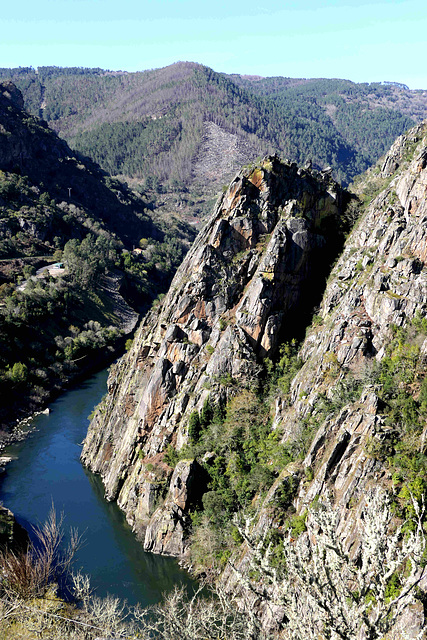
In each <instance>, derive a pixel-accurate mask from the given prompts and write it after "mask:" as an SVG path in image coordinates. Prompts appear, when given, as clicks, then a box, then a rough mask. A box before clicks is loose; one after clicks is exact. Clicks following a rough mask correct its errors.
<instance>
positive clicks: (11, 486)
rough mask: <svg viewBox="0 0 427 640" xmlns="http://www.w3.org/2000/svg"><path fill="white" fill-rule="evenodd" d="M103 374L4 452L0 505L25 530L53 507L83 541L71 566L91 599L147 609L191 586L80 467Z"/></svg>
mask: <svg viewBox="0 0 427 640" xmlns="http://www.w3.org/2000/svg"><path fill="white" fill-rule="evenodd" d="M107 375H108V372H107V370H104V371H101V372H100V373H98V374H96V375H94V376H93V377H91V378H90V379H89V380H87V381H86V382H85V383H83V384H81V385H80V386H78V387H76V388H75V389H72V390H71V391H67V392H66V393H64V394H63V395H62V396H60V398H58V399H57V400H56V401H55V402H53V403H52V404H51V405H50V414H49V415H48V416H46V415H41V416H38V417H37V418H35V421H34V426H35V427H36V431H35V432H33V433H31V434H30V435H29V436H28V438H27V439H26V440H25V441H23V442H21V443H18V444H15V445H13V446H10V447H8V449H7V450H6V451H5V453H6V454H8V455H12V456H15V457H16V459H14V460H13V461H12V462H10V463H9V464H8V466H7V467H6V471H5V473H4V474H2V475H1V476H0V498H1V500H2V501H3V504H4V505H5V506H7V507H8V508H9V509H11V510H12V511H13V512H14V513H15V516H16V518H17V520H18V522H20V523H21V524H23V525H24V526H25V527H26V528H27V529H28V527H29V525H35V524H40V523H42V522H43V521H44V520H45V519H46V517H47V515H48V513H49V510H50V508H51V505H52V503H53V504H54V506H55V509H56V511H57V513H59V512H63V513H64V515H65V528H66V529H67V528H70V527H76V528H77V529H78V530H79V532H80V533H82V534H83V537H84V540H85V544H84V546H83V547H82V548H81V549H80V550H79V552H78V554H77V556H76V561H75V564H74V567H75V569H76V570H77V569H81V570H82V572H83V573H87V574H89V575H90V576H91V584H92V587H94V588H95V593H96V595H98V596H102V597H103V596H106V595H107V594H108V593H109V594H111V595H114V596H118V597H120V598H122V599H126V600H127V602H128V603H129V604H130V605H133V604H136V603H137V602H139V603H140V604H141V605H143V606H145V605H149V604H154V603H156V602H158V601H159V600H160V599H161V594H162V593H163V592H167V591H170V590H171V589H173V587H174V585H177V584H185V585H187V586H188V587H190V586H191V584H192V582H191V580H190V578H189V576H188V574H187V573H186V572H185V571H183V570H182V569H180V567H179V565H178V564H177V562H176V561H175V560H174V559H173V558H165V557H162V556H158V555H154V554H150V553H145V552H144V551H143V550H142V546H141V544H140V543H139V542H137V541H136V539H135V538H134V536H133V534H132V532H131V530H130V527H129V526H128V525H127V523H126V521H125V519H124V517H123V514H122V512H121V511H120V510H119V508H118V507H117V505H116V504H115V503H108V502H106V501H105V500H104V491H103V486H102V483H101V480H100V478H99V477H97V476H95V475H93V474H92V473H90V472H89V471H87V470H86V469H84V467H83V466H82V465H81V463H80V460H79V457H80V453H81V442H82V440H83V438H84V437H85V435H86V431H87V427H88V424H89V421H88V415H89V414H90V413H91V411H92V410H93V408H94V406H95V405H97V404H98V403H99V401H100V400H101V398H102V396H103V395H104V393H105V392H106V380H107Z"/></svg>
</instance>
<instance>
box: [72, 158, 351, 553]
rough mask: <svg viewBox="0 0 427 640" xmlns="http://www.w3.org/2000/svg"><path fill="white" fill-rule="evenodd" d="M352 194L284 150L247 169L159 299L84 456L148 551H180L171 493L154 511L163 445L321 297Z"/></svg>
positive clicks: (163, 468) (183, 432)
mask: <svg viewBox="0 0 427 640" xmlns="http://www.w3.org/2000/svg"><path fill="white" fill-rule="evenodd" d="M344 200H345V196H344V194H343V192H342V191H341V189H340V188H339V187H338V185H337V184H336V183H334V182H333V181H332V180H331V179H330V178H328V177H325V178H319V177H315V176H313V175H312V174H311V173H305V172H303V171H302V170H298V168H297V167H296V165H289V164H286V163H282V162H280V161H279V160H278V159H277V158H276V157H273V158H268V159H266V160H265V161H264V162H263V163H262V165H261V166H259V167H255V168H253V169H249V170H245V171H243V172H242V173H240V174H239V175H238V176H237V177H236V178H235V179H234V181H233V182H232V183H231V185H230V187H229V188H228V190H227V191H226V192H225V194H224V195H223V196H222V197H221V198H220V200H219V202H218V203H217V205H216V208H215V211H214V213H213V215H212V217H211V220H210V221H209V223H208V224H207V226H206V228H205V229H204V231H203V232H201V234H200V235H199V237H198V239H197V240H196V242H195V244H194V246H193V248H192V250H191V251H190V253H189V254H188V256H187V258H186V259H185V261H184V263H183V264H182V266H181V267H180V269H179V271H178V272H177V274H176V276H175V278H174V280H173V282H172V285H171V288H170V290H169V293H168V294H167V296H166V298H165V299H164V301H163V303H162V305H161V307H160V308H159V309H157V310H155V311H153V312H152V313H151V314H150V315H149V316H148V317H147V318H146V319H145V320H144V322H143V323H142V326H141V328H140V329H139V331H138V334H137V336H136V338H135V340H134V344H133V347H132V349H131V350H130V351H129V353H128V355H127V356H126V357H125V358H123V359H122V360H121V361H120V362H119V363H117V365H115V367H114V368H113V369H112V371H111V375H110V378H109V382H108V395H107V397H106V398H105V399H104V401H103V403H102V404H101V406H100V407H99V408H98V411H97V413H96V416H95V418H94V420H93V421H92V424H91V427H90V429H89V432H88V435H87V437H86V440H85V445H84V449H83V454H82V459H83V461H84V462H85V464H87V465H88V466H89V467H90V468H91V469H92V470H93V471H95V472H98V473H100V474H101V475H102V478H103V481H104V484H105V489H106V496H107V498H108V499H110V500H112V499H115V500H117V502H118V504H119V506H120V507H121V508H122V509H123V510H124V511H125V513H126V516H127V519H128V520H129V522H130V523H131V524H132V526H133V527H134V529H135V530H136V531H137V532H138V533H139V535H143V529H144V527H145V526H147V525H148V529H147V534H146V538H145V543H144V544H145V547H146V548H150V549H152V548H154V549H156V550H161V551H162V552H163V553H176V550H177V548H178V547H177V544H176V543H175V542H173V545H172V547H173V548H171V547H168V545H167V544H166V546H165V545H163V543H162V544H160V543H158V542H153V541H154V540H158V535H159V531H160V530H161V527H162V526H163V525H162V524H161V522H162V518H163V519H164V518H165V517H166V515H165V513H166V511H167V510H168V509H169V507H168V505H169V504H175V503H174V500H173V499H172V498H171V495H170V493H169V496H168V497H167V498H166V502H165V506H164V507H163V511H162V512H161V513H162V514H163V516H162V517H160V515H159V514H160V512H159V511H157V512H156V514H153V503H154V498H153V496H154V495H156V496H157V498H158V497H159V496H161V495H162V492H163V488H164V483H165V482H166V481H167V480H168V479H169V477H170V475H171V473H172V470H171V469H170V468H169V467H168V465H167V464H165V463H164V461H163V456H164V452H165V450H166V447H167V445H168V444H169V443H171V444H172V445H173V446H174V447H177V448H181V447H182V445H183V444H185V443H186V442H187V439H188V418H189V415H190V414H191V412H193V411H194V410H201V408H202V407H203V404H204V402H205V400H206V399H207V398H208V396H209V397H210V398H211V399H212V400H213V401H218V400H223V401H225V400H226V399H227V398H228V397H229V396H230V395H231V394H232V393H233V389H235V388H236V386H238V387H240V388H241V387H245V386H250V385H251V384H252V383H253V381H254V379H255V377H256V375H257V373H258V371H259V362H260V361H261V360H262V359H263V358H264V357H265V356H267V355H269V354H272V353H273V352H274V349H275V347H276V346H277V344H278V341H279V339H280V337H281V335H282V334H290V333H291V332H292V331H293V329H294V328H295V325H296V324H298V323H299V322H301V318H302V317H303V314H304V312H305V311H307V308H308V307H311V305H312V301H313V299H315V298H316V296H317V297H318V296H320V288H321V283H322V282H323V278H324V276H325V274H326V272H327V268H328V264H329V262H330V260H331V259H332V258H333V257H334V256H335V253H336V251H337V248H338V246H339V240H340V237H341V236H340V231H339V224H338V221H339V219H340V216H341V214H342V211H343V206H344V202H343V201H344ZM308 290H309V291H310V296H308V295H307V291H308ZM307 303H308V304H307ZM152 467H155V468H156V473H157V476H156V479H155V480H153V478H152ZM162 483H163V484H162ZM163 493H164V492H163ZM174 509H175V507H173V508H172V507H171V508H170V509H169V513H170V517H171V519H172V520H173V521H174V522H175V515H176V513H177V512H176V510H174ZM185 511H186V509H185V507H184V508H183V514H180V516H179V518H180V521H183V519H184V520H185V517H186V513H185ZM154 527H157V531H154V529H153V528H154ZM168 527H169V525H168ZM184 529H185V526H183V530H182V531H184ZM168 531H169V528H168ZM168 535H169V534H168ZM166 537H167V536H166ZM182 545H183V543H182ZM182 545H181V546H182ZM178 546H179V545H178Z"/></svg>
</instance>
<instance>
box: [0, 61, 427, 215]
mask: <svg viewBox="0 0 427 640" xmlns="http://www.w3.org/2000/svg"><path fill="white" fill-rule="evenodd" d="M0 77H3V78H11V79H12V80H13V81H14V82H16V84H17V85H18V86H19V88H20V89H21V91H22V92H23V94H24V97H25V104H26V107H27V108H28V109H29V110H30V111H31V112H32V113H33V114H37V115H39V116H41V117H43V118H44V119H45V120H46V121H47V122H48V123H49V126H50V127H51V128H53V129H54V130H55V131H56V132H57V133H58V134H59V135H60V136H62V137H64V138H65V139H66V140H67V141H68V142H69V143H70V145H71V146H72V147H73V148H76V149H78V150H80V151H81V152H83V153H84V154H86V155H88V156H90V157H91V158H93V159H94V160H95V161H96V162H99V163H100V164H101V166H102V167H103V168H104V169H105V170H106V171H108V172H109V173H110V174H112V175H122V176H125V177H126V178H134V179H136V180H137V181H139V182H142V183H143V184H146V185H147V188H148V189H149V190H153V191H154V192H156V191H162V190H166V191H172V192H176V191H182V190H185V189H189V188H190V189H191V192H192V193H193V194H195V195H196V197H197V195H198V194H202V193H204V192H206V190H208V191H209V189H211V190H212V187H213V186H215V187H216V188H217V187H218V185H220V184H222V183H223V182H224V181H225V180H226V179H228V178H229V177H230V174H231V173H233V172H234V171H235V170H236V168H238V167H239V166H241V164H242V163H246V162H248V161H250V160H253V159H254V158H256V157H257V156H259V155H264V154H265V153H267V152H268V153H270V152H278V153H279V154H281V155H282V156H285V157H287V158H288V159H290V160H291V161H296V162H297V163H300V164H301V163H304V162H306V161H307V160H308V159H311V160H312V162H313V164H314V166H317V168H321V169H323V168H325V167H327V166H331V167H332V169H333V172H334V177H335V178H337V179H338V180H340V181H342V182H344V183H349V182H351V181H352V180H353V178H354V177H355V176H356V175H357V174H359V173H361V172H362V171H364V170H365V169H366V168H367V167H368V166H370V165H371V164H372V163H374V162H375V161H376V160H377V159H378V157H380V156H381V155H382V154H383V153H384V152H385V151H386V149H387V148H388V147H389V146H390V144H391V143H392V142H393V141H394V139H395V138H396V137H397V136H398V135H400V134H401V133H403V131H405V130H406V129H407V128H408V127H410V126H411V125H413V124H414V123H416V122H419V121H421V120H422V119H423V118H425V117H426V116H427V92H424V91H410V90H408V89H407V88H405V87H404V86H402V85H395V84H390V83H389V84H381V83H371V84H366V83H365V84H356V83H353V82H350V81H348V80H326V79H314V80H306V79H290V78H253V77H249V78H248V77H243V76H238V75H232V76H227V75H225V74H221V73H217V72H215V71H213V70H212V69H209V68H207V67H204V66H202V65H199V64H196V63H188V62H179V63H176V64H173V65H170V66H168V67H165V68H163V69H155V70H150V71H143V72H138V73H125V72H110V71H104V70H101V69H80V68H65V69H64V68H58V67H40V68H38V69H37V70H34V69H32V68H31V67H29V68H19V69H0ZM190 204H191V203H190ZM196 210H197V206H196Z"/></svg>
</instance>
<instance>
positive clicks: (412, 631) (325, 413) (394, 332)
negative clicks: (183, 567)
mask: <svg viewBox="0 0 427 640" xmlns="http://www.w3.org/2000/svg"><path fill="white" fill-rule="evenodd" d="M426 187H427V126H426V124H423V125H420V126H418V127H416V128H414V129H412V130H411V131H410V132H408V134H407V135H405V136H402V137H400V138H399V139H398V140H397V141H396V143H395V144H394V145H393V147H392V148H391V150H390V152H389V153H388V154H387V156H386V157H385V158H384V159H383V160H382V161H381V163H379V165H378V166H377V167H376V168H375V169H373V170H372V171H371V172H370V173H369V174H368V175H367V176H365V178H364V180H363V183H362V181H361V184H360V185H359V189H361V192H362V193H363V190H365V191H371V192H372V190H373V188H375V189H376V190H377V191H379V193H378V195H377V197H375V198H374V199H373V200H372V202H371V203H370V204H369V205H368V206H367V209H366V211H365V213H364V215H363V217H362V218H361V219H360V221H359V223H358V224H357V225H356V228H355V229H354V231H353V233H352V234H351V236H350V237H349V238H348V240H347V242H346V245H345V249H344V251H343V253H342V255H341V257H340V259H339V260H338V262H337V264H336V265H335V267H334V269H333V270H332V272H331V274H330V277H329V279H328V286H327V288H326V291H325V294H324V296H323V300H322V303H321V305H320V310H319V313H318V315H317V316H316V319H315V320H316V321H315V322H314V323H313V324H312V326H311V328H310V329H309V330H308V333H307V336H306V339H305V340H304V342H303V344H302V347H301V350H300V356H301V358H302V360H303V362H304V364H303V366H302V368H301V369H300V371H299V372H298V374H297V375H296V377H295V378H294V380H293V383H292V385H291V389H290V393H289V395H288V396H286V397H283V395H282V397H280V395H279V396H278V397H277V398H276V406H275V416H274V428H275V429H277V431H279V432H280V433H281V434H282V439H283V442H286V443H287V444H288V445H289V444H290V443H296V442H298V440H299V439H300V438H301V435H302V434H304V433H308V434H309V440H310V441H311V445H310V447H309V449H308V452H307V454H306V456H305V458H304V459H303V460H301V462H297V463H295V462H294V463H292V464H290V465H288V466H287V467H286V468H285V469H284V470H283V472H282V473H281V475H280V476H279V478H278V479H277V480H276V481H275V482H274V484H273V486H272V488H271V489H270V491H269V492H268V494H267V496H266V498H265V500H264V501H263V503H262V506H259V507H258V513H257V517H256V518H255V523H254V528H253V532H256V533H257V534H258V535H263V536H265V534H266V532H267V531H268V532H269V535H270V536H271V535H272V532H276V534H277V536H278V538H279V539H280V540H283V524H284V522H283V521H284V518H283V513H282V514H281V513H280V511H279V513H278V511H277V500H278V497H279V498H280V491H281V488H282V487H283V486H284V485H285V486H286V483H288V486H289V479H290V478H292V479H293V486H294V487H295V486H298V489H297V490H296V491H294V492H293V501H292V504H293V507H294V508H296V513H297V514H299V517H302V518H305V517H307V513H308V518H309V519H310V518H311V517H312V514H313V509H314V505H316V504H317V503H318V502H319V501H320V502H322V500H325V499H326V500H328V501H329V500H330V501H331V502H332V504H333V505H334V512H335V514H336V531H337V533H338V535H339V536H340V539H341V540H342V541H343V544H344V548H345V549H346V552H348V553H349V554H350V556H351V557H353V558H356V559H357V558H358V554H360V553H361V548H362V541H361V537H360V536H361V531H362V530H363V526H364V509H365V507H366V501H367V498H368V496H370V495H372V492H375V491H378V490H380V489H383V490H385V491H388V492H390V493H389V495H391V496H392V498H391V500H392V504H393V509H394V526H396V524H397V523H401V522H402V521H403V522H405V521H407V520H406V519H408V520H411V519H412V518H413V517H414V513H415V512H414V510H413V509H414V508H415V510H416V509H417V507H416V506H415V507H414V506H413V505H414V504H415V505H416V504H419V505H422V504H424V501H425V496H426V490H427V483H426V462H427V457H426V455H425V453H426V448H425V440H426V431H427V422H426V417H427V416H426V409H427V405H426V389H427V378H426V374H427V322H426V317H427V270H426V259H427V201H426ZM416 487H417V488H416ZM412 501H415V502H412ZM288 506H289V505H288ZM420 508H422V507H420ZM297 517H298V516H297ZM313 517H314V516H313ZM314 519H315V518H314ZM302 528H303V529H304V528H305V526H304V527H302ZM294 530H295V529H294ZM299 533H300V532H299ZM295 535H298V534H295ZM303 535H306V534H303ZM316 535H317V534H316ZM250 556H251V553H250V552H249V551H248V547H247V545H243V546H242V548H241V549H240V555H237V556H236V558H237V561H236V566H237V567H239V570H240V572H241V573H242V574H244V573H245V572H247V563H248V561H249V560H248V559H249V558H250ZM422 566H423V565H421V567H422ZM245 567H246V569H245ZM421 567H420V568H419V572H418V574H417V576H418V577H417V579H420V582H419V586H420V589H421V590H420V592H419V594H420V599H419V600H418V602H414V603H412V604H411V606H408V607H406V608H405V610H404V611H403V612H401V613H400V614H399V615H398V616H397V621H396V623H395V625H394V626H393V628H392V630H391V631H389V635H387V638H395V639H398V638H399V639H401V638H415V637H424V635H423V630H424V632H425V611H424V606H423V604H422V603H423V601H424V600H423V599H424V598H425V595H424V596H423V593H424V594H425V592H426V590H427V577H426V575H425V572H424V571H423V569H422V568H421ZM223 579H224V580H226V581H227V580H229V588H236V577H235V571H234V572H233V571H231V570H230V569H229V568H228V569H226V571H225V574H224V577H223ZM397 593H399V592H397ZM390 599H391V598H390V597H389V601H390ZM254 601H256V600H254V597H253V594H252V602H254ZM258 602H259V601H258ZM275 614H276V615H275V616H274V614H273V618H274V617H275V619H276V623H277V621H283V618H282V616H283V609H280V608H279V609H278V610H276V611H275ZM265 615H267V617H269V620H270V624H271V616H272V613H271V610H270V611H269V613H268V614H267V613H265ZM279 626H280V625H279ZM359 632H360V634H362V635H360V637H380V636H375V635H372V636H371V635H368V636H365V635H363V633H364V632H366V629H365V628H364V629H362V625H360V628H359ZM418 634H420V635H418ZM284 637H288V635H286V632H285V635H284ZM307 637H312V636H308V635H307ZM351 637H353V636H351ZM357 637H359V635H358V636H357ZM381 637H382V635H381Z"/></svg>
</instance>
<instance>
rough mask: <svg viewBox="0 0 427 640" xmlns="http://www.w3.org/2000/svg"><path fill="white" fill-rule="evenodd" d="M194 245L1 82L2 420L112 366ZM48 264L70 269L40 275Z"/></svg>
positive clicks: (180, 227)
mask: <svg viewBox="0 0 427 640" xmlns="http://www.w3.org/2000/svg"><path fill="white" fill-rule="evenodd" d="M193 238H194V231H193V230H192V229H191V228H189V227H187V226H186V225H185V224H184V223H182V222H180V221H174V220H173V219H169V220H168V222H167V223H166V222H162V221H161V220H160V219H159V218H158V217H157V218H156V216H155V215H154V214H153V212H151V211H150V210H149V209H148V208H147V203H146V202H145V201H144V200H143V199H142V198H141V196H140V195H139V194H137V193H134V192H132V191H131V190H129V189H128V188H126V187H125V186H124V185H123V184H122V183H121V182H119V181H117V180H112V179H111V178H110V177H109V176H107V175H106V174H105V172H104V171H102V170H101V169H100V168H99V167H98V166H97V165H95V164H94V163H93V162H91V161H88V160H85V159H83V158H81V157H80V156H79V155H78V154H75V153H74V152H73V151H71V149H70V148H69V146H68V144H67V143H66V142H65V141H64V140H61V139H60V138H58V136H57V135H56V134H55V133H54V132H53V131H52V130H51V129H49V127H48V126H47V125H46V123H44V122H43V121H41V120H39V118H37V117H35V116H32V115H30V114H29V113H28V112H26V111H25V110H24V109H23V99H22V95H21V94H20V92H19V91H18V90H17V89H16V87H15V86H14V85H13V84H12V83H8V82H6V83H2V84H0V394H1V398H2V403H1V406H0V421H1V423H2V424H7V422H8V421H9V419H10V416H12V415H15V416H16V414H17V413H18V415H19V412H20V410H21V409H22V410H24V411H25V410H26V409H28V408H32V409H34V408H37V407H38V406H40V404H41V403H43V402H45V401H46V399H47V398H48V397H49V395H50V394H51V393H52V391H56V390H59V389H60V388H62V387H63V386H64V384H66V383H67V382H68V381H69V380H72V379H74V378H75V376H76V375H81V374H82V372H84V371H87V370H88V368H90V367H91V366H93V365H94V364H95V363H96V362H97V361H98V362H102V361H103V360H105V357H108V356H109V352H110V356H109V357H111V352H114V348H115V346H116V344H117V341H118V339H119V338H120V337H121V336H123V335H124V334H126V333H128V332H129V331H130V330H131V328H132V326H134V325H135V322H136V319H137V313H136V311H141V310H144V309H146V308H147V306H149V304H151V302H152V301H153V299H154V298H156V297H157V296H158V295H159V294H160V293H161V292H162V291H163V290H165V289H166V287H167V286H168V284H169V282H170V279H171V277H172V275H173V273H174V271H175V268H176V267H177V266H178V264H179V263H180V261H181V260H182V258H183V255H184V254H185V251H186V250H187V248H188V246H189V244H190V243H191V241H192V240H193ZM135 247H137V248H138V253H137V252H136V251H133V249H134V248H135ZM55 261H59V262H60V263H63V266H64V267H65V271H64V270H63V269H57V270H51V271H48V270H46V271H45V272H43V273H39V274H38V275H36V269H38V268H42V267H43V266H47V265H49V264H51V263H54V262H55ZM55 276H56V277H55ZM122 293H123V295H124V296H125V298H123V296H122ZM129 303H130V304H131V305H132V306H129ZM135 310H136V311H135Z"/></svg>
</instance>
